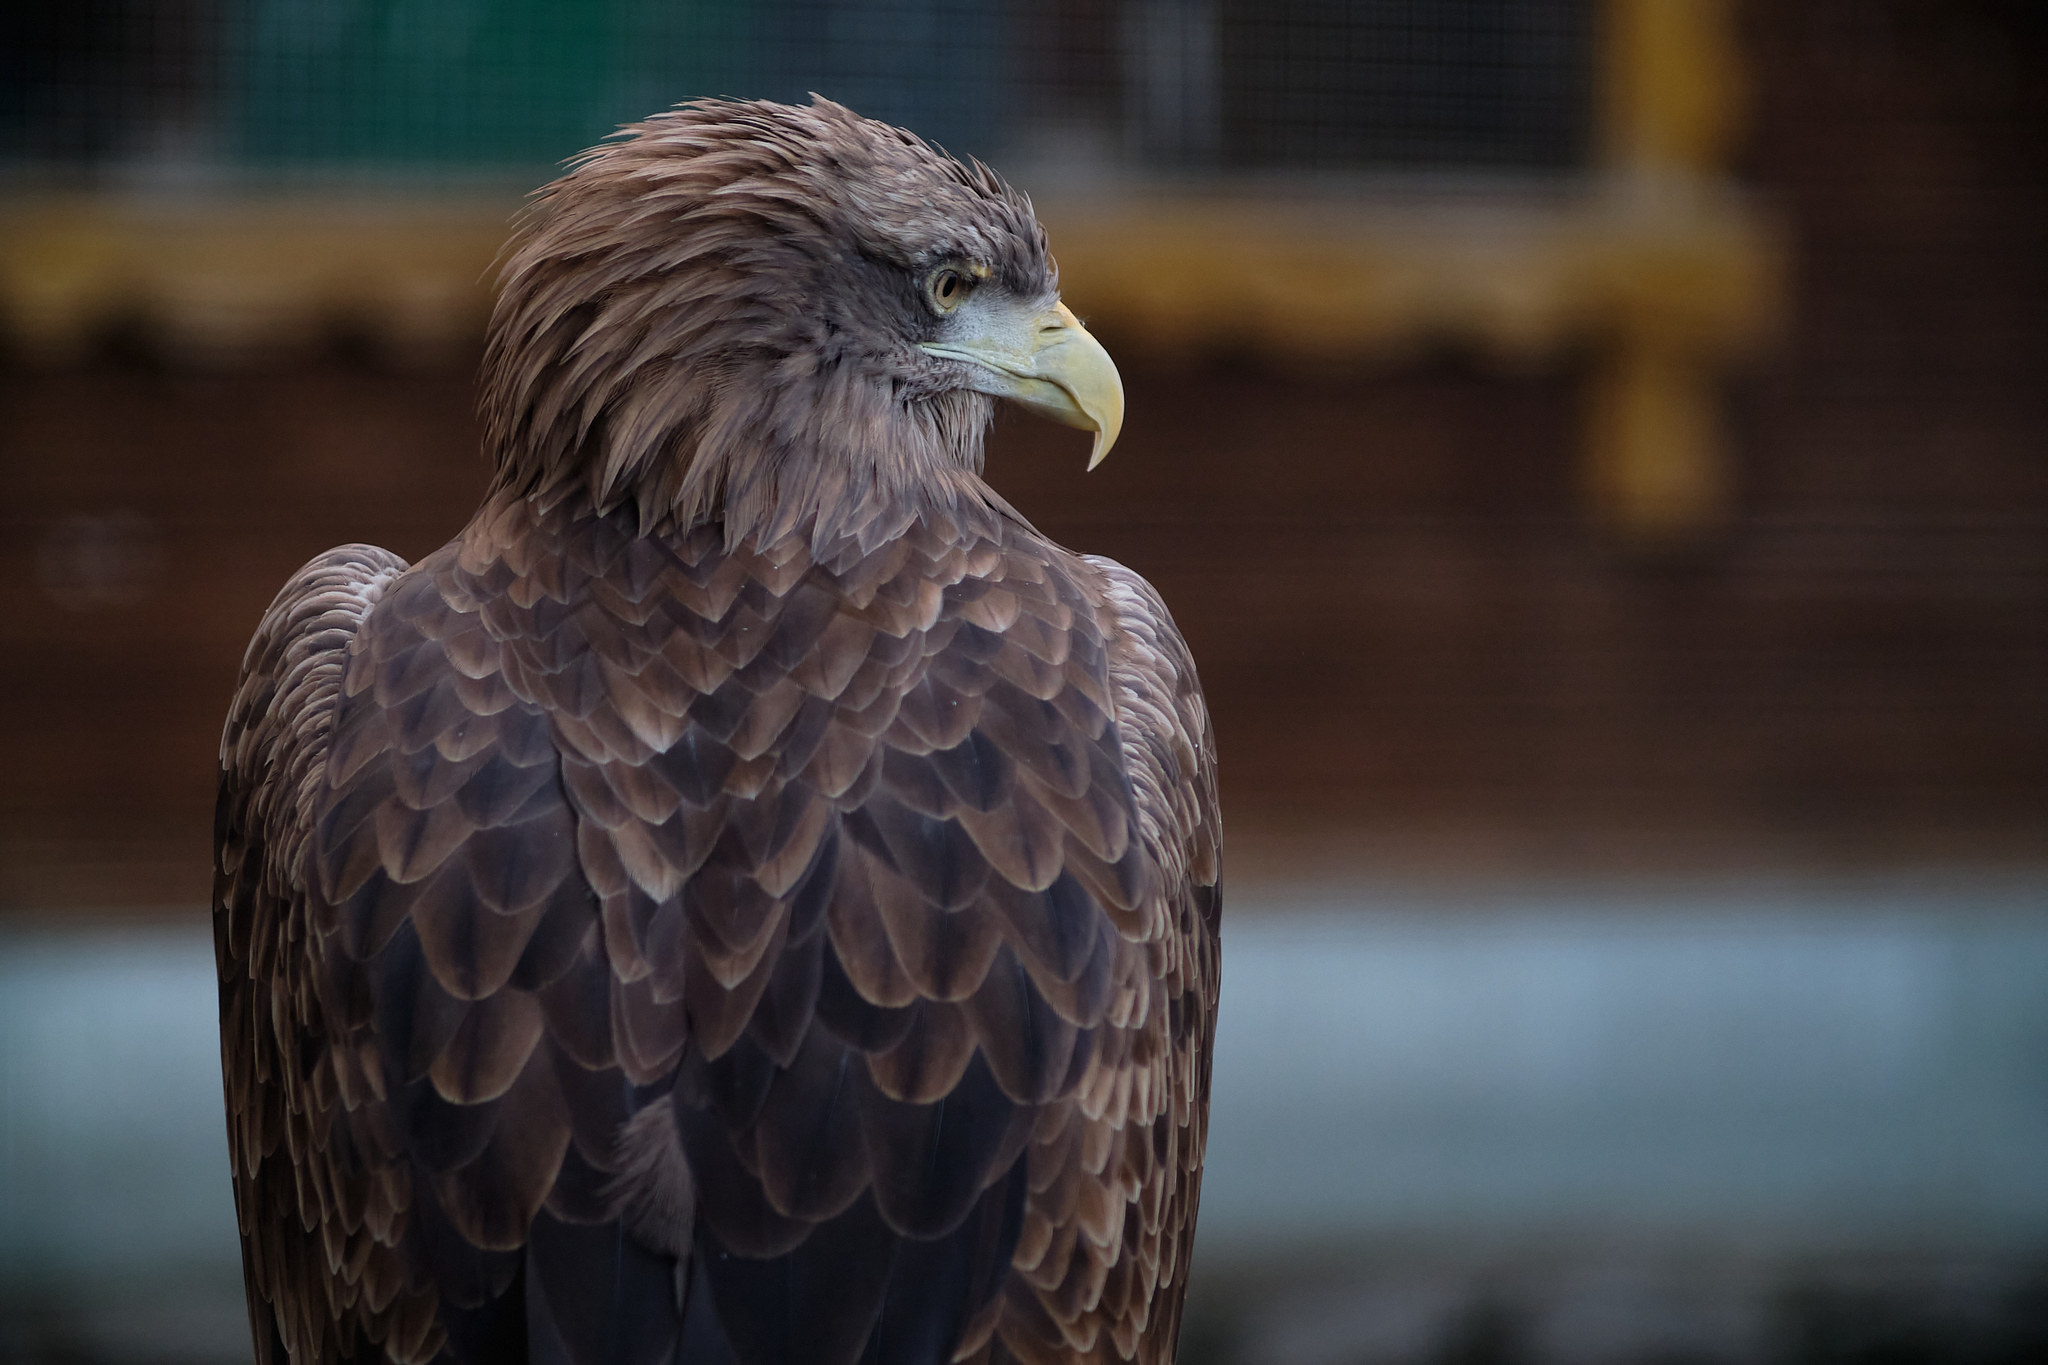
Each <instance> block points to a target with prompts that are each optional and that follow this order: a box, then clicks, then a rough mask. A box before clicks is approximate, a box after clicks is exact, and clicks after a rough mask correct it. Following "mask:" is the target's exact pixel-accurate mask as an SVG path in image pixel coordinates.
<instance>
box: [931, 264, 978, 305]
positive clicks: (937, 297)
mask: <svg viewBox="0 0 2048 1365" xmlns="http://www.w3.org/2000/svg"><path fill="white" fill-rule="evenodd" d="M972 288H974V281H972V280H970V279H968V278H967V276H966V275H965V274H964V273H962V272H961V271H960V270H958V269H956V268H954V267H953V266H950V265H942V266H940V267H939V268H938V269H937V270H934V271H933V272H932V273H931V274H930V275H928V276H926V277H925V282H924V296H925V297H926V298H927V299H930V300H931V304H932V307H933V308H934V309H936V310H937V311H938V312H940V313H942V314H943V313H950V312H952V311H953V310H954V309H955V308H958V307H959V306H960V304H961V302H962V300H964V299H965V298H966V297H967V292H968V291H969V290H970V289H972Z"/></svg>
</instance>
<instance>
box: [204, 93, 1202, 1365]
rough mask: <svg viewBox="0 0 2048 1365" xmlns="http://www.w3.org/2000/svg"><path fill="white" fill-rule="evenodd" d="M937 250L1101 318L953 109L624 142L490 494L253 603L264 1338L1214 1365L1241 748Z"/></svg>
mask: <svg viewBox="0 0 2048 1365" xmlns="http://www.w3.org/2000/svg"><path fill="white" fill-rule="evenodd" d="M948 261H960V262H967V263H970V264H972V265H973V266H975V267H976V268H977V269H978V270H979V271H980V273H979V274H977V275H976V276H975V277H974V278H976V279H985V281H986V283H984V284H982V285H981V286H980V287H981V288H983V289H984V290H986V291H989V293H988V297H989V298H991V299H993V300H996V301H998V302H1001V301H1004V300H1007V301H1009V303H1011V304H1014V305H1015V306H1016V307H1019V308H1024V309H1027V310H1028V309H1035V308H1042V307H1045V306H1049V301H1051V302H1056V299H1057V281H1056V278H1055V276H1054V273H1053V266H1052V261H1051V257H1050V255H1049V254H1048V252H1047V249H1046V242H1045V237H1044V234H1043V232H1042V231H1041V230H1040V229H1039V228H1038V226H1037V223H1036V220H1035V219H1034V218H1033V217H1032V214H1031V210H1030V206H1029V204H1028V203H1027V202H1026V201H1025V200H1024V199H1023V198H1022V196H1020V195H1017V194H1016V193H1015V192H1013V191H1011V190H1009V189H1007V188H1006V187H1005V186H1003V185H1002V183H1001V182H1000V181H999V180H997V179H996V178H995V177H994V176H993V174H992V173H990V172H988V171H987V170H985V169H984V168H981V167H979V166H978V165H963V164H961V163H959V162H956V161H953V160H951V159H949V158H947V157H944V156H943V155H941V154H939V153H937V152H935V151H933V150H932V149H930V148H928V147H927V146H926V145H925V144H923V143H922V142H919V141H918V140H917V139H915V138H914V137H912V136H910V135H909V134H906V133H903V132H900V131H899V130H896V129H892V128H888V127H886V126H884V125H881V124H877V123H872V122H869V121H866V120H863V119H860V118H858V117H857V116H855V115H853V114H852V113H850V112H849V111H847V110H845V109H843V108H840V107H839V106H837V105H833V104H830V103H829V102H826V101H822V100H819V101H816V102H814V103H813V104H812V105H810V106H807V107H801V108H799V107H788V106H781V105H773V104H762V103H728V102H703V103H698V104H693V105H686V106H682V107H680V108H678V109H677V110H674V111H672V112H670V113H668V114H665V115H661V116H658V117H656V118H654V119H651V120H649V121H648V122H646V123H644V124H641V125H637V126H635V127H634V128H631V129H628V130H627V131H626V133H625V134H624V135H623V136H622V138H621V139H619V140H617V141H614V142H613V143H611V144H608V145H607V146H605V147H604V148H601V149H599V150H598V151H596V152H594V153H592V154H590V155H589V156H588V157H587V158H585V159H584V160H583V161H582V162H581V163H580V164H578V165H577V166H576V167H574V168H573V169H572V170H571V171H570V172H569V173H568V174H567V175H566V176H564V177H563V179H562V180H560V181H558V182H557V183H556V184H555V185H553V186H551V187H550V188H549V189H548V190H547V191H545V192H544V193H543V195H542V196H541V198H540V199H539V200H538V202H537V205H536V208H535V209H534V211H533V213H532V214H531V215H530V217H529V219H528V221H527V222H526V224H525V225H524V226H523V228H522V229H521V232H520V235H519V237H518V238H517V239H516V240H515V243H514V245H513V247H512V249H511V251H510V253H509V255H508V258H507V263H506V265H505V268H504V276H503V286H502V290H501V296H500V300H499V305H498V308H497V312H496V314H495V316H494V319H493V324H492V336H491V341H490V348H489V352H488V355H487V359H486V370H485V384H484V399H483V402H484V416H485V426H486V431H487V443H488V445H489V453H490V454H491V455H492V457H493V458H494V460H495V462H496V468H497V471H498V474H497V478H496V480H495V482H494V484H493V487H492V490H491V492H490V494H489V495H488V497H487V498H486V500H485V502H484V504H483V506H482V507H481V508H480V509H479V510H478V512H477V514H476V516H475V518H474V519H473V520H472V521H471V522H470V524H469V525H468V526H467V527H466V528H465V529H464V530H463V531H462V532H461V533H460V534H459V535H458V536H457V537H456V538H455V539H454V540H453V541H452V542H450V543H449V544H448V545H446V546H444V547H443V548H442V549H440V550H438V551H436V552H434V553H433V554H431V555H429V556H427V557H426V558H425V559H423V560H421V561H420V562H419V563H418V564H416V565H407V564H406V563H405V562H404V561H402V560H401V559H399V558H398V557H397V556H395V555H392V554H390V553H388V552H386V551H383V550H379V549H376V548H373V547H370V546H363V545H350V546H343V547H341V548H339V549H335V550H330V551H328V552H327V553H325V554H323V555H321V556H319V557H318V558H316V559H314V560H313V561H312V562H311V563H309V564H308V565H306V567H305V568H303V569H302V570H300V571H299V573H298V574H297V575H295V576H294V577H293V578H292V580H291V581H290V582H289V583H287V584H286V586H285V588H284V590H283V591H282V592H281V593H280V594H279V595H278V597H277V599H276V601H275V602H274V603H273V604H272V606H271V608H270V610H269V612H268V613H267V614H266V615H265V617H264V618H263V621H262V623H261V626H260V627H259V629H258V631H257V634H256V637H255V639H254V640H253V641H252V643H251V644H250V647H249V651H248V654H247V657H246V659H245V661H244V664H243V670H242V676H241V679H240V682H239V684H238V687H237V690H236V693H235V696H234V700H233V703H232V707H231V710H230V712H229V716H228V721H227V726H226V732H225V734H224V737H223V740H222V747H221V773H220V787H219V803H218V808H217V816H216V849H217V857H216V877H215V899H214V925H215V942H216V949H217V955H218V961H219V967H220V991H221V1059H222V1069H223V1074H224V1078H225V1082H226V1095H227V1117H228V1133H229V1145H230V1150H231V1153H232V1156H233V1176H234V1192H235V1201H236V1209H237V1214H238V1218H239V1222H240V1228H241V1235H242V1242H243V1253H244V1267H245V1276H246V1281H247V1288H248V1295H249V1304H250V1312H251V1320H252V1326H253V1330H254V1334H255V1342H256V1352H257V1358H258V1360H259V1362H262V1365H277V1363H278V1362H283V1361H286V1360H291V1361H296V1362H300V1363H301V1365H326V1363H327V1362H342V1361H350V1362H374V1361H392V1362H406V1363H408V1365H410V1363H412V1362H429V1361H449V1362H464V1363H465V1365H481V1363H482V1362H499V1361H532V1362H563V1363H564V1365H568V1363H570V1362H574V1363H576V1365H598V1363H599V1362H619V1363H620V1365H626V1363H631V1365H639V1362H676V1363H677V1365H715V1363H726V1365H853V1363H854V1362H888V1363H889V1365H897V1363H898V1362H902V1363H906V1365H907V1363H909V1362H930V1363H932V1365H942V1363H944V1362H955V1361H958V1362H991V1363H992V1362H1028V1363H1029V1365H1051V1362H1066V1361H1103V1362H1110V1361H1133V1362H1164V1361H1168V1360H1171V1359H1172V1356H1173V1352H1174V1347H1175V1339H1176V1336H1177V1332H1178V1327H1179V1321H1180V1313H1181V1304H1182V1298H1183V1296H1184V1293H1185V1289H1186V1285H1187V1275H1188V1266H1189V1254H1190V1249H1191V1244H1192V1238H1193V1233H1194V1226H1195V1213H1196V1205H1197V1201H1198V1196H1199V1191H1200V1183H1201V1167H1202V1152H1203V1144H1204V1137H1205V1128H1206V1117H1207V1108H1208V1097H1209V1055H1210V1044H1211V1040H1212V1037H1213V1031H1214V1021H1215V1013H1216V1003H1217V995H1218V985H1219V959H1218V929H1219V915H1220V898H1219V894H1218V855H1219V840H1220V835H1219V821H1218V813H1217V804H1216V789H1215V752H1214V741H1213V737H1212V735H1211V732H1210V727H1209V722H1208V719H1207V715H1206V712H1205V710H1204V708H1203V704H1202V699H1201V693H1200V690H1199V687H1198V685H1197V683H1196V679H1195V672H1194V666H1193V663H1192V661H1191V660H1190V658H1189V655H1188V651H1187V648H1186V646H1185V645H1184V643H1183V642H1182V640H1181V637H1180V635H1179V634H1178V632H1177V631H1176V630H1175V629H1174V626H1173V624H1172V621H1171V619H1170V617H1169V616H1168V614H1167V612H1166V609H1165V607H1164V606H1163V605H1162V603H1161V602H1160V600H1159V598H1158V596H1157V594H1155V593H1154V592H1153V590H1152V589H1151V588H1150V586H1149V585H1147V584H1146V583H1145V582H1144V581H1143V580H1142V579H1141V578H1139V577H1138V576H1137V575H1136V574H1134V573H1132V572H1130V571H1129V570H1127V569H1125V568H1123V567H1122V566H1120V565H1117V564H1115V563H1112V562H1110V561H1108V560H1104V559H1099V558H1092V557H1087V556H1079V555H1075V554H1072V553H1070V552H1068V551H1067V550H1065V549H1062V548H1061V547H1059V546H1057V545H1055V544H1053V543H1052V542H1050V541H1048V540H1047V539H1046V538H1045V537H1044V536H1042V535H1040V534H1039V533H1038V532H1037V531H1035V530H1034V529H1033V528H1032V527H1031V526H1030V525H1029V524H1028V523H1027V522H1026V521H1024V519H1023V518H1022V517H1020V516H1019V515H1018V514H1017V513H1016V512H1015V511H1013V510H1012V509H1011V508H1010V507H1009V506H1008V505H1007V504H1005V503H1004V502H1003V501H1002V500H1001V499H1000V498H999V497H998V496H997V495H996V494H995V493H994V492H993V491H991V490H990V489H989V488H988V486H987V485H986V484H985V483H983V482H982V480H981V477H980V458H981V441H982V434H983V432H984V430H985V427H986V423H987V419H988V416H989V411H990V404H991V402H992V400H991V399H990V398H989V397H988V396H987V395H986V394H985V393H983V392H980V391H976V390H974V389H972V388H970V387H965V386H963V383H962V381H961V378H960V375H961V369H960V365H959V363H958V362H957V361H952V360H947V359H945V358H944V357H940V356H934V355H933V354H932V353H931V352H929V351H927V350H923V349H920V343H921V342H925V341H929V340H930V339H931V338H933V337H943V336H944V335H945V334H946V333H945V328H946V327H947V325H948V323H947V322H946V319H945V318H943V317H942V316H940V315H938V314H937V313H936V312H935V311H934V310H933V309H932V308H931V307H929V306H928V305H927V298H926V295H925V293H924V292H923V291H922V289H921V283H920V282H921V281H923V280H924V279H926V278H927V277H928V272H929V271H930V270H931V269H932V268H933V267H934V265H935V264H943V263H944V262H948ZM992 306H993V305H992ZM1006 306H1007V305H1006Z"/></svg>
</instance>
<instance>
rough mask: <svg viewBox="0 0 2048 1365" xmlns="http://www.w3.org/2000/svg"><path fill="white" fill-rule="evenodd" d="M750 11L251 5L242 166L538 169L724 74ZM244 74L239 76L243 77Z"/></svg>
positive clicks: (672, 4) (404, 1)
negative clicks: (243, 161)
mask: <svg viewBox="0 0 2048 1365" xmlns="http://www.w3.org/2000/svg"><path fill="white" fill-rule="evenodd" d="M745 8H746V6H745V2H744V0H724V2H723V3H720V2H719V0H693V2H692V3H687V4H685V3H677V0H666V2H665V3H664V2H663V0H581V2H580V3H578V2H576V0H250V9H249V12H248V15H247V19H246V21H245V24H243V25H238V26H236V27H237V28H239V30H240V31H239V32H237V33H235V35H234V37H235V38H237V39H239V40H240V42H239V43H238V44H236V45H237V46H238V47H240V48H241V50H240V51H235V52H230V53H229V54H227V55H228V58H229V62H228V65H229V68H230V70H231V71H235V74H236V75H237V76H239V79H238V80H235V81H234V82H233V85H232V87H231V88H234V87H238V89H237V95H238V97H239V105H240V108H239V111H238V113H239V117H238V118H236V119H235V124H236V127H237V132H238V134H239V137H238V139H237V140H238V142H239V150H240V154H241V156H242V158H243V159H245V160H247V161H250V162H255V163H258V164H266V165H273V166H283V167H294V166H306V167H314V166H334V165H336V164H337V163H341V164H350V163H353V164H359V165H362V166H366V167H368V166H379V167H401V166H413V167H417V168H421V169H426V168H430V167H437V166H477V167H492V166H497V167H504V168H508V169H509V168H513V167H521V168H524V167H533V166H545V165H547V164H549V163H552V162H555V161H558V160H560V159H561V158H563V157H565V156H569V155H572V154H573V153H575V152H576V151H578V150H580V149H582V148H584V147H587V146H589V145H591V144H592V143H593V142H596V141H598V140H599V139H600V138H602V137H603V136H605V135H606V134H607V133H609V132H611V131H612V130H613V129H614V128H615V127H617V126H618V125H619V124H620V123H622V122H625V121H628V120H630V119H634V118H640V117H643V116H645V115H646V114H648V113H650V112H652V111H653V110H656V109H659V108H662V107H664V106H666V105H668V104H671V103H673V102H674V101H675V100H677V99H679V98H683V97H686V96H688V95H690V94H694V93H697V92H699V91H700V90H702V89H704V88H705V87H706V85H707V83H709V82H710V81H711V78H712V73H715V72H719V71H723V70H729V69H730V68H731V66H732V57H733V49H734V46H735V43H736V41H737V37H738V34H739V30H740V27H741V23H742V21H743V19H744V11H745ZM236 68H239V69H238V70H237V69H236Z"/></svg>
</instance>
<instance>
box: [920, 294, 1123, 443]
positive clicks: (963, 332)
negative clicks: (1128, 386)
mask: <svg viewBox="0 0 2048 1365" xmlns="http://www.w3.org/2000/svg"><path fill="white" fill-rule="evenodd" d="M921 349H922V350H924V351H926V352H929V353H930V354H932V355H937V356H945V357H947V358H949V359H953V360H965V361H968V362H970V363H971V364H972V365H973V366H974V367H975V369H974V381H975V382H974V383H973V384H972V386H971V387H973V388H974V389H976V390H977V391H979V392H981V393H987V394H993V395H995V396H996V397H998V398H1007V399H1009V400H1011V401H1012V402H1014V403H1019V404H1022V405H1023V406H1024V407H1027V408H1029V409H1031V411H1033V412H1035V413H1037V414H1039V415H1040V416H1041V417H1050V418H1051V419H1052V420H1053V421H1055V422H1059V423H1061V424H1063V425H1065V426H1070V427H1079V428H1080V429H1081V430H1083V431H1092V432H1094V433H1095V446H1094V448H1093V449H1092V450H1090V451H1089V453H1088V467H1089V468H1090V469H1093V468H1095V466H1097V465H1099V464H1101V463H1102V460H1103V457H1104V456H1106V455H1108V454H1109V448H1110V447H1111V446H1113V445H1115V444H1116V437H1117V433H1118V432H1119V431H1122V430H1123V425H1124V382H1123V379H1122V377H1121V376H1119V375H1118V374H1117V372H1116V362H1115V361H1113V360H1111V359H1110V358H1109V352H1108V351H1105V350H1103V349H1102V343H1101V342H1099V341H1097V340H1096V339H1095V338H1094V337H1092V336H1090V335H1089V334H1088V329H1087V328H1086V327H1083V326H1082V325H1081V320H1080V319H1079V318H1077V317H1075V316H1074V315H1073V313H1072V312H1070V311H1069V310H1068V308H1067V305H1065V304H1064V303H1056V304H1054V305H1053V306H1052V308H1051V310H1050V311H1048V312H1045V313H1041V314H1039V315H1038V316H1037V317H1035V318H1030V319H1025V318H1020V317H1016V316H1014V315H1006V313H1005V312H1004V311H1003V310H997V309H989V310H986V311H983V310H978V309H976V308H975V307H974V304H973V303H972V302H970V303H969V304H968V305H967V307H965V308H963V309H961V316H959V317H958V318H957V319H956V321H955V325H954V327H953V329H952V333H951V334H950V335H948V337H947V338H946V340H944V341H929V342H925V343H923V345H922V347H921Z"/></svg>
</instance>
